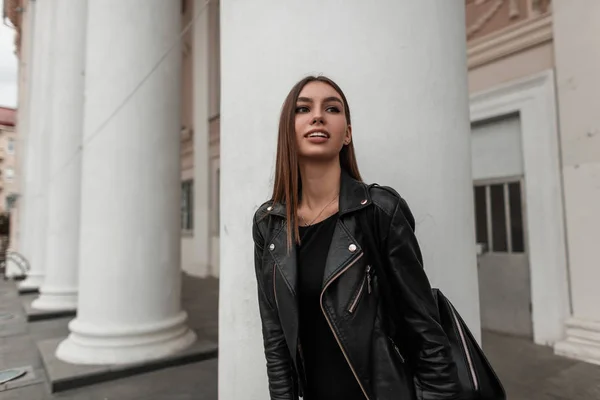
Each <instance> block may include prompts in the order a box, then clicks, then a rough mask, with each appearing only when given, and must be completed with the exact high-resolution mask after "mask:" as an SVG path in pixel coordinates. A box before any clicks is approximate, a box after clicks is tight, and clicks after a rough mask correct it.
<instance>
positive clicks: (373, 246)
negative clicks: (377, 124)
mask: <svg viewBox="0 0 600 400" xmlns="http://www.w3.org/2000/svg"><path fill="white" fill-rule="evenodd" d="M374 186H378V185H377V184H376V183H374V184H371V185H369V187H368V190H369V192H370V191H371V188H372V187H374ZM358 214H359V215H358V223H359V226H360V230H361V231H362V234H363V238H364V241H365V243H363V247H364V249H363V250H364V252H365V254H366V256H367V260H369V262H370V263H371V267H372V268H373V270H374V271H375V274H376V275H377V278H378V279H377V286H378V287H379V290H380V292H381V297H382V300H383V309H384V312H385V314H386V316H387V318H386V320H387V324H388V334H389V336H391V337H392V338H395V337H396V333H397V330H396V323H395V319H394V318H393V317H394V315H395V314H394V313H393V310H394V309H396V308H395V307H394V296H393V295H392V289H391V287H390V285H389V280H388V274H387V271H386V265H385V264H384V261H383V259H382V257H381V249H382V247H381V243H380V241H379V235H378V233H377V231H376V230H375V227H376V226H377V224H376V219H375V212H374V210H373V207H367V209H366V210H365V212H361V213H358ZM368 214H370V215H368Z"/></svg>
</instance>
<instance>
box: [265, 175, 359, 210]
mask: <svg viewBox="0 0 600 400" xmlns="http://www.w3.org/2000/svg"><path fill="white" fill-rule="evenodd" d="M369 204H371V196H370V193H369V190H368V187H367V185H366V184H365V183H364V182H360V181H357V180H356V179H354V178H352V177H351V176H350V174H348V173H347V172H346V171H344V170H342V174H341V179H340V198H339V215H340V216H342V215H344V214H348V213H351V212H353V211H356V210H360V209H361V208H364V207H367V206H368V205H369ZM271 207H272V209H271V210H270V211H271V214H272V215H277V216H279V217H282V218H286V211H285V203H273V204H272V206H271Z"/></svg>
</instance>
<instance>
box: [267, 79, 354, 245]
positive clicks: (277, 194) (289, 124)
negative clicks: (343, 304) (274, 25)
mask: <svg viewBox="0 0 600 400" xmlns="http://www.w3.org/2000/svg"><path fill="white" fill-rule="evenodd" d="M310 82H324V83H326V84H328V85H329V86H331V87H332V88H334V89H335V91H336V92H338V94H339V95H340V96H341V97H342V101H343V102H344V113H345V114H346V123H347V124H348V125H350V124H351V122H350V121H351V120H350V108H349V107H348V100H347V99H346V96H345V95H344V92H342V89H340V87H339V86H338V85H337V84H336V83H335V82H334V81H332V80H331V79H329V78H327V77H325V76H307V77H306V78H304V79H302V80H301V81H299V82H298V83H296V84H295V85H294V87H293V88H292V90H290V92H289V94H288V95H287V97H286V98H285V101H284V102H283V107H282V109H281V116H280V118H279V135H278V138H277V161H276V164H275V182H274V184H273V195H272V200H273V202H275V203H282V204H285V208H286V218H287V244H288V248H291V247H292V236H295V237H296V243H299V242H300V240H299V237H300V232H299V229H298V204H299V203H300V195H301V190H302V179H301V178H300V170H299V165H298V148H297V145H296V128H295V120H296V102H297V101H298V96H299V95H300V92H301V91H302V89H303V88H304V86H305V85H306V84H307V83H310ZM340 166H341V168H342V170H343V171H346V172H347V173H348V174H349V175H350V176H351V177H353V178H354V179H356V180H359V181H362V178H361V176H360V172H359V171H358V165H357V163H356V154H355V152H354V144H353V142H352V141H351V142H350V144H348V145H345V146H343V148H342V150H341V151H340ZM292 233H293V235H292Z"/></svg>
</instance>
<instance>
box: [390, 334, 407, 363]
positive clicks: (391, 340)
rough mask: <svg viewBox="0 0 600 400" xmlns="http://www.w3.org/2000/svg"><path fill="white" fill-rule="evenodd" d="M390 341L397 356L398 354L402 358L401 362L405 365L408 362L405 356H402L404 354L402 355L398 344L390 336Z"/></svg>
mask: <svg viewBox="0 0 600 400" xmlns="http://www.w3.org/2000/svg"><path fill="white" fill-rule="evenodd" d="M388 339H389V340H390V342H391V343H392V346H393V347H394V350H395V351H396V354H398V357H400V361H402V363H403V364H404V363H405V362H406V360H404V356H402V353H400V349H399V348H398V346H397V345H396V342H394V339H392V338H391V337H389V336H388Z"/></svg>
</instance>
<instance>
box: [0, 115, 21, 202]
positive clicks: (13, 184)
mask: <svg viewBox="0 0 600 400" xmlns="http://www.w3.org/2000/svg"><path fill="white" fill-rule="evenodd" d="M15 123H16V110H14V109H11V108H6V107H0V212H6V211H8V210H9V207H10V205H11V202H12V201H14V195H15V194H16V193H18V185H17V176H16V171H15V167H16V157H15V149H16V132H15Z"/></svg>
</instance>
